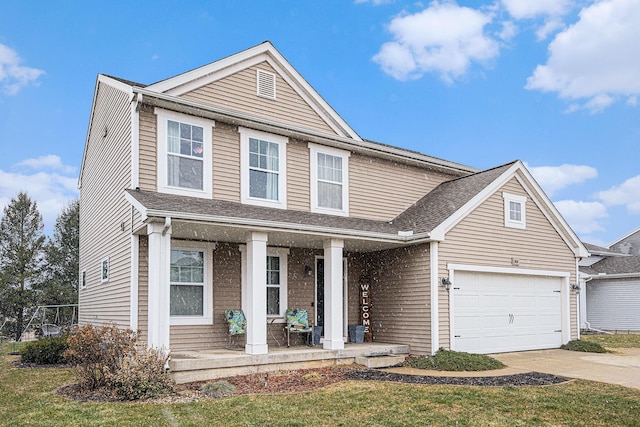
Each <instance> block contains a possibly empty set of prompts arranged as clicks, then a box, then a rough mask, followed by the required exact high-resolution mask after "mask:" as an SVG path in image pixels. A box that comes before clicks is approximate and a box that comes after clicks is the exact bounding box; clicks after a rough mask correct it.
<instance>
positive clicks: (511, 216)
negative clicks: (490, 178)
mask: <svg viewBox="0 0 640 427" xmlns="http://www.w3.org/2000/svg"><path fill="white" fill-rule="evenodd" d="M502 197H503V199H504V226H505V227H510V228H521V229H525V228H526V225H527V223H526V212H527V211H526V207H527V205H526V202H527V198H526V197H525V196H519V195H516V194H510V193H502Z"/></svg>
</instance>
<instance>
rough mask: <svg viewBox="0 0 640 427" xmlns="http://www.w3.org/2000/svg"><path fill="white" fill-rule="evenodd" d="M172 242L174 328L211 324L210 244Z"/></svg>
mask: <svg viewBox="0 0 640 427" xmlns="http://www.w3.org/2000/svg"><path fill="white" fill-rule="evenodd" d="M180 243H181V242H180V241H174V242H172V248H171V259H170V267H169V268H170V272H169V286H170V295H169V314H170V316H171V324H172V325H197V324H211V322H212V306H213V296H212V290H211V287H212V276H211V267H210V262H211V261H210V259H211V257H212V255H211V250H212V248H211V247H210V246H211V245H210V244H207V243H197V242H189V243H188V246H185V247H182V246H175V245H179V244H180Z"/></svg>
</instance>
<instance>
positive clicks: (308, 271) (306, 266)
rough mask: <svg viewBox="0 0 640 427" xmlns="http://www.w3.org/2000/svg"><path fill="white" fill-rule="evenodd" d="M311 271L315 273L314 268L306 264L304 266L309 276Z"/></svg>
mask: <svg viewBox="0 0 640 427" xmlns="http://www.w3.org/2000/svg"><path fill="white" fill-rule="evenodd" d="M311 273H313V269H312V268H311V266H310V265H305V266H304V274H306V275H307V276H309V277H311Z"/></svg>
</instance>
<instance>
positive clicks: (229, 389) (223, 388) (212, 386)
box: [200, 381, 236, 399]
mask: <svg viewBox="0 0 640 427" xmlns="http://www.w3.org/2000/svg"><path fill="white" fill-rule="evenodd" d="M200 391H202V393H203V394H205V395H207V396H209V397H213V398H216V399H217V398H220V397H225V396H230V395H232V394H233V392H234V391H236V387H235V386H234V385H233V384H230V383H228V382H227V381H217V382H215V383H206V384H205V385H203V386H202V388H201V389H200Z"/></svg>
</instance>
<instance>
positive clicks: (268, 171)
mask: <svg viewBox="0 0 640 427" xmlns="http://www.w3.org/2000/svg"><path fill="white" fill-rule="evenodd" d="M239 132H240V168H241V169H242V171H241V181H242V182H241V186H240V193H241V200H242V203H247V204H252V205H259V206H269V207H275V208H283V209H286V188H287V184H286V176H287V172H286V164H287V158H286V153H287V150H286V149H287V138H285V137H282V136H279V135H273V134H268V133H265V132H259V131H255V130H252V129H247V128H242V127H241V128H239Z"/></svg>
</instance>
